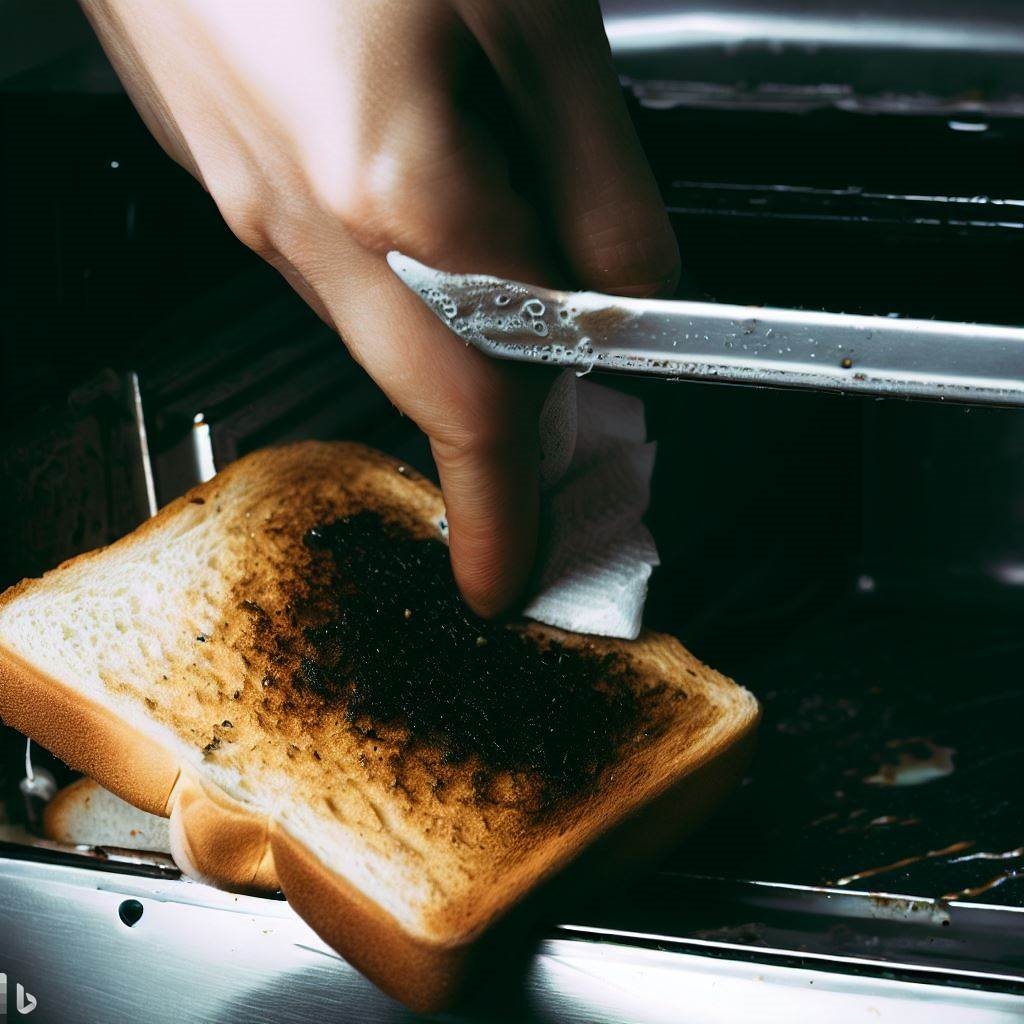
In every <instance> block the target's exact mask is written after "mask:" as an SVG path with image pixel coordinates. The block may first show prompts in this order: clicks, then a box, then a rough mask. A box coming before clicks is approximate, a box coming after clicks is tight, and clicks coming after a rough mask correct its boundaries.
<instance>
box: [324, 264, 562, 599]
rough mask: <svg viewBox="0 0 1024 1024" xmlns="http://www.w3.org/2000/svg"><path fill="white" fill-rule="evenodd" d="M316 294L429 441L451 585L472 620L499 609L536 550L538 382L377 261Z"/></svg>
mask: <svg viewBox="0 0 1024 1024" xmlns="http://www.w3.org/2000/svg"><path fill="white" fill-rule="evenodd" d="M318 291H319V294H320V295H321V297H322V298H323V300H324V304H325V305H326V306H327V308H328V309H329V310H330V313H331V318H332V320H333V321H334V322H335V323H337V324H338V326H339V328H340V329H341V332H342V336H343V337H344V339H345V341H346V344H347V345H348V347H349V349H350V350H351V351H352V353H353V355H355V357H356V359H357V360H358V361H359V362H360V363H361V364H362V365H363V367H364V368H365V369H366V370H367V372H368V373H369V374H370V376H371V377H373V379H374V380H375V381H376V382H377V384H379V385H380V387H381V388H382V390H383V391H384V392H385V393H386V394H387V395H388V397H389V398H390V399H391V401H393V402H394V403H395V405H396V406H398V408H399V409H401V410H402V412H404V413H405V414H406V415H408V416H409V417H410V418H411V419H412V420H413V421H414V422H415V423H416V424H417V425H418V426H419V427H420V428H421V429H422V430H423V431H424V432H425V433H426V434H427V436H428V438H429V439H430V444H431V450H432V452H433V455H434V458H435V461H436V463H437V468H438V474H439V476H440V481H441V488H442V491H443V492H444V498H445V505H446V509H447V516H448V526H449V544H450V549H451V558H452V569H453V572H454V574H455V579H456V582H457V584H458V586H459V589H460V590H461V592H462V594H463V596H464V597H465V599H466V601H467V603H468V604H469V606H470V607H471V608H472V609H473V610H474V611H475V612H477V613H478V614H480V615H483V616H488V617H489V616H493V615H497V614H499V613H501V612H502V611H504V610H506V609H507V608H509V607H510V606H511V605H512V604H513V603H514V602H515V600H516V599H517V598H518V597H519V596H520V595H521V593H522V590H523V588H524V586H525V585H526V582H527V580H528V578H529V575H530V572H531V569H532V565H533V560H534V556H535V552H536V545H537V524H538V514H539V512H538V510H539V460H540V454H539V438H538V431H537V423H538V417H539V411H540V405H541V402H542V400H543V395H544V391H545V389H546V382H545V381H544V380H543V379H538V378H537V377H536V376H534V375H531V374H528V373H524V372H523V368H521V367H517V366H510V365H508V364H502V363H497V362H495V361H492V360H490V359H488V358H487V357H486V356H484V355H482V354H481V353H480V352H478V351H477V350H476V349H473V348H469V347H467V346H465V345H464V344H463V343H462V342H460V341H459V339H457V338H456V337H454V336H453V335H452V334H451V332H450V331H449V330H448V329H447V328H446V327H445V326H444V325H443V324H442V323H441V322H440V321H439V320H438V319H437V318H436V317H435V316H434V315H433V314H432V313H431V312H430V311H429V310H428V309H427V308H426V307H425V306H424V305H423V304H422V303H421V302H419V300H418V299H416V298H415V297H414V296H413V295H411V294H410V293H409V292H408V291H407V289H406V288H405V286H404V285H402V284H401V283H400V282H399V281H398V279H397V278H395V277H394V276H393V274H392V273H391V270H390V269H389V268H388V267H387V265H386V264H385V263H384V262H383V261H382V260H381V259H379V258H378V257H376V256H370V255H367V256H366V257H365V258H364V259H362V260H358V261H356V263H355V264H354V265H352V266H351V267H350V273H349V274H348V275H347V279H346V280H345V284H344V288H340V287H338V285H337V284H334V285H333V286H330V285H328V286H327V287H326V288H325V287H324V286H323V285H322V284H321V285H320V286H319V288H318ZM366 295H372V296H373V297H374V298H373V302H372V303H367V302H365V301H360V300H358V299H354V298H353V297H356V296H366Z"/></svg>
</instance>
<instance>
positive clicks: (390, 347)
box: [82, 0, 678, 615]
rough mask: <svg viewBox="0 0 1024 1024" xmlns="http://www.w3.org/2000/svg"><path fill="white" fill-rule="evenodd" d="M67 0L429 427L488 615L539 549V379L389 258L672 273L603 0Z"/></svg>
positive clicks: (536, 278)
mask: <svg viewBox="0 0 1024 1024" xmlns="http://www.w3.org/2000/svg"><path fill="white" fill-rule="evenodd" d="M82 4H83V7H84V8H85V11H86V13H87V15H88V16H89V18H90V20H91V21H92V23H93V25H94V27H95V28H96V30H97V32H98V34H99V37H100V39H101V41H102V42H103V45H104V47H105V48H106V50H107V53H108V54H109V56H110V58H111V61H112V63H113V64H114V67H115V68H116V70H117V71H118V73H119V75H120V77H121V79H122V81H123V82H124V84H125V87H126V89H127V91H128V92H129V94H130V95H131V97H132V100H133V101H134V103H135V105H136V107H137V108H138V110H139V112H140V113H141V115H142V117H143V118H144V120H145V121H146V123H147V124H148V125H149V127H150V129H151V130H152V131H153V133H154V134H155V136H156V137H157V139H158V140H159V141H160V143H161V145H162V146H163V147H164V148H165V149H166V150H167V152H168V153H169V154H170V155H171V156H172V157H173V158H174V159H175V160H177V161H178V162H179V163H181V164H182V165H183V166H184V167H186V168H187V169H188V170H189V171H190V172H191V173H192V174H193V175H195V177H196V178H197V179H198V180H199V181H200V182H201V183H202V184H203V186H204V187H205V188H206V189H207V190H208V191H209V192H210V194H211V196H212V197H213V199H214V201H215V202H216V203H217V206H218V207H219V209H220V211H221V213H222V214H223V216H224V218H225V220H226V221H227V223H228V224H229V226H230V227H231V229H232V230H233V231H234V233H235V234H236V235H237V236H238V237H239V239H241V241H242V242H244V243H245V244H246V245H247V246H249V247H250V248H252V249H254V250H255V251H256V252H258V253H259V254H260V255H262V256H263V257H264V258H266V259H267V260H268V261H269V262H270V263H272V264H273V265H274V266H275V267H276V268H277V269H278V270H279V271H280V272H281V273H282V274H283V275H284V276H285V278H287V280H288V281H289V283H290V284H291V285H292V286H293V287H294V288H295V289H296V290H297V291H298V292H299V293H300V294H301V295H302V297H303V298H304V299H305V300H306V301H307V302H308V303H309V305H310V306H312V307H313V308H314V309H315V310H316V311H317V313H318V314H319V315H320V316H321V317H322V318H323V319H324V320H325V321H326V322H327V323H328V324H330V325H331V326H332V327H334V328H335V329H336V330H337V331H338V332H339V333H340V334H341V336H342V337H343V338H344V340H345V343H346V345H347V346H348V348H349V350H350V351H351V353H352V355H353V356H354V357H355V359H356V360H357V361H358V362H359V363H360V364H361V365H362V366H363V367H364V368H365V369H366V371H367V372H368V373H369V374H370V376H371V377H372V378H373V379H374V380H375V381H376V382H377V384H379V385H380V387H381V388H382V389H383V390H384V391H385V393H386V394H387V395H388V397H389V398H390V399H391V400H392V401H393V402H394V403H395V405H396V406H398V408H399V409H400V410H402V412H404V413H405V414H407V415H408V416H410V417H411V418H412V419H413V420H414V421H415V422H416V423H417V425H418V426H419V427H420V428H421V429H422V430H424V431H425V432H426V434H427V436H428V437H429V439H430V444H431V449H432V452H433V455H434V458H435V460H436V462H437V467H438V472H439V475H440V480H441V487H442V489H443V491H444V496H445V502H446V506H447V510H448V522H449V531H450V532H449V540H450V546H451V557H452V565H453V569H454V572H455V577H456V580H457V582H458V584H459V587H460V588H461V590H462V592H463V594H464V596H465V598H466V600H467V601H468V602H469V604H470V605H471V606H472V607H473V608H474V609H475V610H476V611H478V612H479V613H481V614H483V615H493V614H496V613H498V612H500V611H502V610H503V609H505V608H506V607H508V605H509V604H510V603H511V602H512V601H514V600H515V598H516V597H517V596H518V595H519V593H520V591H521V590H522V587H523V585H524V584H525V582H526V580H527V577H528V576H529V573H530V569H531V567H532V562H533V558H534V553H535V547H536V538H537V519H538V461H539V451H538V437H537V414H538V412H539V407H540V403H541V401H542V400H543V393H544V387H545V384H546V381H545V380H544V379H543V377H540V376H539V375H536V374H531V373H530V372H529V371H528V369H527V368H524V367H518V366H514V365H508V364H501V363H496V362H492V361H491V360H489V359H487V358H486V357H485V356H483V355H481V354H480V353H479V352H477V351H476V350H474V349H470V348H466V347H464V346H462V345H460V344H458V343H456V342H455V341H454V339H453V338H452V337H451V336H450V334H449V333H448V331H447V329H446V328H445V327H443V326H442V325H441V324H440V323H439V322H438V321H437V320H436V319H435V318H434V316H433V315H432V314H431V313H430V312H429V311H428V310H427V309H426V308H424V307H423V306H422V304H421V303H420V302H418V301H417V300H416V298H415V297H414V296H412V295H410V294H409V293H408V292H407V291H406V290H405V288H404V287H403V286H402V285H401V284H400V283H399V282H398V280H397V279H396V278H395V277H394V276H393V275H392V273H391V272H390V270H389V268H388V267H387V264H386V262H385V260H384V254H385V253H386V252H387V251H388V250H390V249H395V248H397V249H400V250H401V251H402V252H405V253H408V254H409V255H410V256H413V257H415V258H416V259H418V260H421V261H423V262H425V263H428V264H430V265H432V266H438V267H443V268H446V269H451V270H461V271H465V270H469V271H475V272H483V273H492V274H496V275H499V276H502V277H509V278H513V279H518V280H522V281H528V282H533V283H545V282H549V283H550V282H551V281H552V280H553V279H556V280H563V279H567V281H568V283H570V284H572V285H576V286H581V287H587V288H593V289H596V290H599V291H607V292H614V293H621V294H628V295H648V294H653V293H655V292H657V291H660V290H663V289H667V288H671V286H672V284H673V282H674V281H675V278H676V276H677V273H678V252H677V249H676V243H675V238H674V236H673V234H672V231H671V228H670V226H669V224H668V221H667V218H666V215H665V213H664V210H663V207H662V204H661V200H660V198H659V196H658V192H657V188H656V186H655V184H654V181H653V177H652V175H651V173H650V170H649V168H648V166H647V163H646V160H645V158H644V156H643V153H642V151H641V150H640V148H639V145H638V143H637V141H636V138H635V134H634V132H633V128H632V125H631V123H630V121H629V117H628V114H627V112H626V109H625V105H624V103H623V100H622V96H621V92H620V89H619V85H618V81H617V79H616V77H615V74H614V72H613V70H612V66H611V61H610V56H609V52H608V46H607V40H606V39H605V36H604V30H603V26H602V23H601V16H600V11H599V9H598V6H597V2H596V0H414V2H409V0H343V2H339V0H294V2H292V3H288V4H281V3H275V2H272V0H161V2H160V3H139V2H137V0H82ZM517 165H518V166H520V167H522V166H523V165H525V166H526V167H527V168H528V174H529V180H530V182H531V183H532V185H533V187H532V188H531V189H530V190H529V191H530V192H531V197H530V199H529V200H528V199H526V198H525V197H524V195H523V194H521V193H520V192H519V191H516V189H515V188H513V186H512V184H511V183H510V180H509V169H510V166H517Z"/></svg>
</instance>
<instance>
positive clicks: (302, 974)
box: [0, 859, 1024, 1024]
mask: <svg viewBox="0 0 1024 1024" xmlns="http://www.w3.org/2000/svg"><path fill="white" fill-rule="evenodd" d="M0 887H2V891H3V892H4V904H3V929H2V933H0V970H3V971H4V972H6V974H7V976H8V978H9V980H10V983H11V985H12V986H13V984H14V983H15V982H17V983H20V984H22V985H23V986H24V987H25V989H27V990H28V991H29V992H31V993H32V994H33V995H35V997H36V998H37V1000H38V1004H39V1005H38V1011H37V1015H36V1016H35V1018H34V1019H36V1020H41V1021H61V1022H68V1024H75V1022H78V1021H83V1022H84V1021H96V1020H134V1019H139V1018H138V1012H139V1007H140V1006H146V1018H145V1019H146V1020H147V1021H152V1022H154V1024H157V1022H163V1021H168V1022H171V1021H173V1022H183V1021H204V1022H209V1021H219V1022H228V1021H246V1022H251V1021H279V1020H290V1021H307V1020H308V1021H322V1020H340V1021H349V1020H351V1021H360V1022H363V1021H384V1020H405V1019H409V1014H408V1013H407V1012H406V1011H404V1010H403V1009H402V1008H401V1007H399V1006H398V1005H397V1004H395V1003H394V1002H392V1001H391V1000H389V999H388V998H387V997H385V996H383V995H381V994H380V993H379V992H378V991H377V990H376V989H374V988H373V986H372V985H370V984H369V982H367V981H365V979H363V978H362V977H361V976H360V975H359V974H358V973H357V972H356V971H355V970H353V969H352V968H351V967H349V966H348V964H346V963H345V962H344V961H343V960H341V959H340V958H339V957H338V956H337V955H336V954H335V953H334V952H332V951H331V950H330V949H329V948H328V947H327V946H325V945H324V943H323V942H321V941H320V939H318V938H317V937H316V935H315V934H314V933H313V932H312V931H311V930H310V929H309V927H308V926H307V925H306V924H305V923H304V922H303V921H301V920H300V919H299V918H298V917H297V916H296V915H295V914H294V913H293V912H292V910H291V909H290V908H289V907H288V905H287V904H285V903H283V902H281V901H277V900H269V899H260V898H256V897H249V896H237V895H233V894H230V893H224V892H220V891H218V890H215V889H210V888H208V887H207V886H204V885H201V884H198V883H192V882H187V881H173V880H157V879H141V878H133V877H129V876H123V875H107V874H103V873H97V872H94V871H87V870H82V869H78V868H74V867H69V866H64V865H50V864H38V863H26V862H19V861H13V860H3V859H0ZM126 901H136V903H137V906H136V905H135V904H131V905H130V906H129V907H128V908H126V907H125V902H126ZM132 911H134V912H132ZM128 922H132V923H131V924H129V923H128ZM715 947H717V948H715ZM696 948H697V947H691V948H686V947H685V946H684V945H682V944H679V943H677V942H676V940H674V939H673V937H672V936H671V935H657V936H655V935H629V934H626V933H623V932H621V931H617V930H614V929H601V930H591V931H589V932H584V931H581V930H579V929H570V928H561V929H556V930H555V931H554V932H553V933H552V934H551V936H550V937H549V938H547V939H546V940H545V941H544V942H543V943H542V944H541V945H540V946H539V948H538V949H537V951H536V954H535V955H534V957H533V960H532V961H531V963H530V965H529V967H528V969H527V971H526V974H525V976H524V978H523V979H522V982H521V983H520V985H519V990H518V991H519V994H520V997H521V1003H520V1005H518V1006H516V1007H510V1006H509V1005H507V1004H506V1005H502V1006H500V1007H498V1006H495V1007H493V1008H480V1009H477V1010H475V1011H472V1012H469V1013H468V1014H466V1015H463V1016H462V1017H461V1018H459V1019H463V1020H481V1021H482V1020H509V1019H516V1020H535V1021H591V1022H592V1021H609V1022H613V1021H614V1022H618V1021H622V1020H644V1021H666V1022H668V1021H672V1022H676V1021H678V1020H680V1019H683V1018H685V1019H686V1020H687V1021H688V1022H693V1024H703V1022H707V1024H717V1022H726V1021H729V1022H732V1021H735V1020H736V1019H737V1013H740V1012H742V1013H743V1014H744V1017H745V1019H747V1020H752V1021H784V1020H791V1019H794V1017H795V1016H796V1015H797V1014H800V1015H803V1016H804V1017H806V1018H807V1019H810V1020H819V1019H826V1018H828V1019H831V1020H835V1021H837V1022H845V1021H861V1020H865V1019H867V1020H882V1021H886V1020H888V1021H892V1022H898V1024H913V1022H916V1021H922V1022H924V1021H927V1022H928V1024H936V1022H939V1024H945V1022H948V1024H953V1022H956V1024H965V1022H970V1024H973V1022H977V1024H996V1022H1008V1021H1016V1020H1021V1019H1022V1018H1024V996H1022V995H1021V994H1019V993H1014V992H1012V991H997V990H992V989H990V990H984V991H983V990H979V989H977V988H971V987H969V984H970V982H969V979H967V978H964V979H962V981H960V982H958V981H956V980H955V979H948V978H947V979H946V982H947V983H945V984H936V983H934V981H935V978H934V975H929V974H928V973H927V972H921V975H920V977H921V980H915V979H914V978H913V977H911V978H907V977H901V978H900V980H892V979H890V978H888V977H884V976H882V975H881V972H877V971H876V972H874V973H859V972H857V971H856V970H854V968H856V967H857V966H858V965H855V964H849V965H847V966H848V967H850V968H851V971H850V972H840V971H836V970H834V969H831V968H832V967H833V966H834V965H829V964H824V963H820V962H816V961H815V960H814V959H813V958H804V959H803V961H802V962H801V961H800V960H795V961H791V962H787V961H785V960H782V959H780V958H779V957H771V956H765V955H762V958H761V959H759V960H758V959H728V960H725V959H719V958H718V956H717V955H714V954H715V953H716V952H717V953H718V954H728V953H729V952H730V950H729V949H728V948H727V945H725V944H716V943H713V942H707V943H705V948H704V950H703V954H708V953H710V954H712V955H702V953H701V952H695V951H694V949H696ZM57 950H66V951H73V955H68V956H59V955H55V952H56V951H57ZM753 952H754V953H755V954H756V953H758V952H760V953H762V954H763V953H764V951H757V950H754V951H753ZM861 966H862V965H861ZM448 1019H453V1018H448Z"/></svg>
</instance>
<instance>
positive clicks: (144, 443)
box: [128, 372, 159, 516]
mask: <svg viewBox="0 0 1024 1024" xmlns="http://www.w3.org/2000/svg"><path fill="white" fill-rule="evenodd" d="M128 386H129V388H130V390H131V408H132V416H133V418H134V420H135V433H136V436H137V438H138V443H139V465H140V467H141V469H142V481H143V486H144V487H145V489H146V507H147V508H148V510H149V514H150V515H151V516H155V515H156V513H157V510H158V508H159V506H158V505H157V500H156V485H155V483H154V481H153V462H152V459H151V458H150V453H149V438H148V436H147V434H146V416H145V413H144V412H143V409H142V390H141V388H140V387H139V375H138V374H137V373H134V372H133V373H130V374H129V375H128Z"/></svg>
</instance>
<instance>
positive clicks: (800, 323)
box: [388, 253, 1024, 406]
mask: <svg viewBox="0 0 1024 1024" xmlns="http://www.w3.org/2000/svg"><path fill="white" fill-rule="evenodd" d="M388 259H389V262H390V263H391V266H392V269H393V270H394V271H395V272H396V273H397V274H398V276H399V277H400V278H401V279H402V280H403V281H404V283H405V284H406V285H407V286H408V287H409V288H410V289H411V290H412V291H414V292H416V293H417V294H418V295H419V296H420V297H421V298H422V299H423V301H424V302H426V303H427V304H428V305H429V306H430V308H431V309H433V311H434V312H435V313H436V314H437V316H438V317H439V318H440V319H441V320H442V321H443V322H444V323H445V324H447V326H448V327H450V328H451V329H452V330H453V331H454V332H455V333H456V334H458V335H459V336H460V337H461V338H462V339H463V340H464V341H467V342H469V343H470V344H472V345H475V346H476V347H477V348H479V349H481V350H482V351H484V352H487V353H489V354H491V355H494V356H497V357H499V358H503V359H515V360H520V361H524V362H535V363H549V364H552V365H556V366H567V367H573V368H576V369H577V370H578V371H583V372H589V371H590V370H592V369H601V370H613V371H620V372H626V373H634V374H643V375H646V376H656V377H667V378H670V379H674V380H682V379H688V380H705V381H713V382H717V383H730V384H750V385H756V386H763V387H786V388H808V389H814V390H826V391H839V392H849V393H852V394H868V395H878V396H886V397H893V398H932V399H939V400H944V401H954V402H963V403H967V404H982V405H1006V406H1024V329H1020V328H1014V327H995V326H988V325H979V324H963V323H943V322H940V321H931V320H903V319H899V318H895V317H878V316H859V315H858V316H852V315H845V314H841V313H821V312H815V311H810V310H795V309H771V308H768V307H754V306H733V305H725V304H716V303H706V302H685V301H664V300H655V299H624V298H617V297H613V296H609V295H600V294H597V293H595V292H562V291H552V290H548V289H544V288H537V287H534V286H531V285H524V284H521V283H518V282H515V281H506V280H502V279H500V278H495V277H488V276H484V275H472V276H470V275H457V274H449V273H445V272H443V271H439V270H433V269H431V268H429V267H425V266H423V264H420V263H417V262H416V261H415V260H412V259H410V258H409V257H407V256H403V255H401V254H399V253H391V254H390V255H389V257H388Z"/></svg>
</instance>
